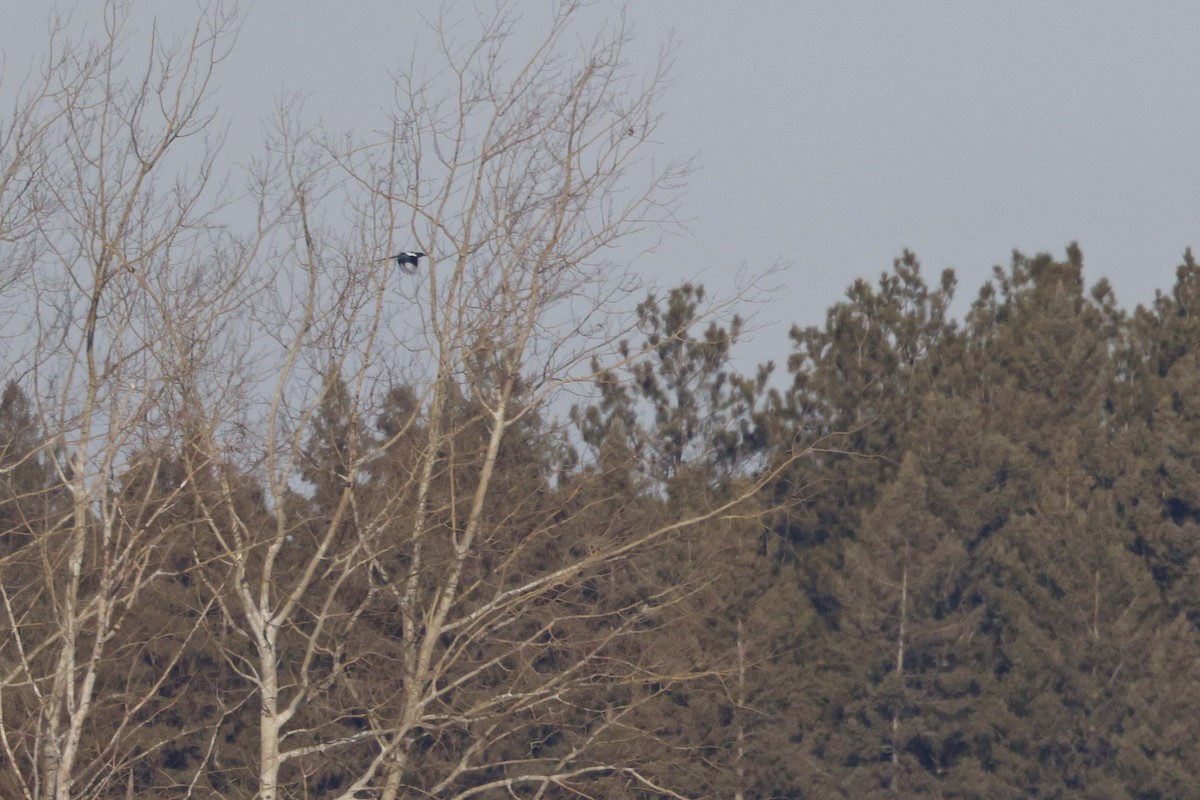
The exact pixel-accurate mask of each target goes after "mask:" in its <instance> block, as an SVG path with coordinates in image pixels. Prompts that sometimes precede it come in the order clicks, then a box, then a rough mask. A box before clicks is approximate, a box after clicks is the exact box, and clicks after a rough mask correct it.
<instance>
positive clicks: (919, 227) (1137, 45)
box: [0, 0, 1200, 359]
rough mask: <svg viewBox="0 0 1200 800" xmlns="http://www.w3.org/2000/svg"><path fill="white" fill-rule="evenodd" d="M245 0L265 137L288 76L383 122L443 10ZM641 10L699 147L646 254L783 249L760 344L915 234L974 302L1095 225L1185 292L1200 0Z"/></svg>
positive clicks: (720, 263)
mask: <svg viewBox="0 0 1200 800" xmlns="http://www.w3.org/2000/svg"><path fill="white" fill-rule="evenodd" d="M475 2H477V3H488V2H490V0H475ZM525 2H528V5H529V6H530V7H532V8H538V7H540V5H539V3H538V2H535V0H522V3H525ZM96 5H98V1H97V2H96ZM40 6H41V4H40V3H24V4H16V5H15V7H14V8H12V9H6V12H5V13H6V19H5V23H4V29H3V30H2V31H0V43H2V44H3V47H4V50H5V52H6V54H7V56H8V65H9V66H10V67H11V66H12V65H13V64H14V63H21V62H22V61H23V60H25V59H27V58H28V57H29V55H30V54H31V53H30V51H29V49H28V48H29V47H30V46H31V44H33V43H36V42H38V41H40V38H41V37H40V35H39V31H41V30H42V29H44V15H45V12H44V10H43V9H42V8H40ZM246 6H247V12H248V13H247V18H246V22H245V26H244V28H243V31H242V34H241V37H240V39H239V42H238V46H237V50H236V52H235V55H234V58H233V62H232V63H231V64H230V65H229V69H227V70H226V71H225V72H224V77H223V78H222V79H221V84H222V88H221V93H220V102H221V104H222V107H223V108H225V109H228V110H230V112H231V113H236V115H237V123H236V124H235V126H234V128H233V131H234V133H235V135H236V136H246V137H253V138H255V139H256V137H257V134H256V129H255V124H251V121H252V120H253V118H254V116H255V114H256V113H257V112H258V111H260V110H262V109H265V108H267V107H269V105H270V103H271V102H272V101H273V99H274V98H275V97H277V96H278V95H279V94H280V92H281V90H288V89H294V90H299V91H302V92H304V93H306V94H307V101H306V108H307V110H308V112H309V113H310V114H311V115H313V117H318V116H319V117H321V118H322V119H324V121H325V122H327V123H329V124H331V125H333V126H335V127H345V128H355V127H357V126H363V127H367V128H369V127H371V126H373V125H374V124H375V123H376V122H377V121H378V120H379V119H380V112H379V109H380V108H381V107H383V106H386V105H387V104H388V102H389V98H390V82H389V79H388V71H389V70H391V69H395V68H396V67H398V66H399V65H401V64H403V63H406V62H407V60H408V58H409V56H410V54H411V46H412V42H413V40H414V37H416V36H419V35H420V33H421V30H422V28H421V24H420V22H419V19H418V17H417V14H416V13H415V12H416V10H418V9H426V10H432V9H434V8H436V4H434V3H422V2H413V1H412V0H401V1H398V0H341V1H340V2H337V3H331V2H327V0H249V2H247V3H246ZM520 6H521V4H518V7H520ZM143 7H144V8H148V9H152V10H154V12H155V13H158V14H160V15H161V14H164V13H178V14H181V15H187V14H190V13H191V10H192V8H194V6H193V5H192V4H191V3H182V2H173V3H170V4H167V3H162V2H157V3H145V4H143ZM164 8H169V9H170V11H166V12H164V11H163V10H162V9H164ZM615 8H616V6H615V5H613V4H609V3H606V2H604V3H601V5H600V6H599V8H598V9H597V10H596V13H594V14H593V15H592V17H591V18H592V19H596V20H599V19H602V18H605V17H608V18H614V17H615V16H616V11H615ZM627 19H628V20H629V22H631V23H632V25H633V26H634V28H635V31H636V34H637V36H638V46H637V47H636V48H635V51H634V59H635V63H634V67H635V68H637V67H638V66H639V64H640V65H642V66H644V67H645V68H649V67H650V66H651V65H652V63H653V60H654V56H655V53H656V51H657V48H658V46H659V44H660V43H661V42H662V41H663V40H664V39H665V38H666V37H667V36H668V35H670V34H671V33H672V32H674V36H675V38H676V40H677V45H678V46H677V49H676V52H675V70H674V74H675V83H674V85H673V87H672V88H671V89H670V91H669V93H668V95H667V98H666V104H665V107H664V108H663V111H664V112H665V113H666V119H665V121H664V124H663V127H662V129H661V131H660V136H659V139H660V140H661V141H662V143H663V145H664V148H665V149H666V150H667V151H668V152H671V153H676V154H679V155H689V154H694V155H695V156H696V157H697V165H698V167H699V171H698V172H697V173H696V174H695V176H694V177H693V178H692V180H691V183H690V189H689V191H688V194H687V196H686V199H685V205H684V210H685V213H686V215H687V216H689V217H690V218H691V219H692V223H691V225H690V233H688V234H685V235H683V236H680V237H678V238H674V239H671V240H668V241H667V242H666V243H665V244H664V246H663V247H662V248H660V249H659V250H658V252H657V253H656V254H655V255H654V256H653V257H652V258H650V259H646V260H643V261H640V262H639V268H640V269H644V270H646V271H648V272H651V273H653V274H654V276H655V277H656V278H657V280H658V281H659V282H660V283H662V284H671V283H673V282H675V281H676V280H677V279H682V278H692V277H699V278H700V279H701V280H703V281H704V282H705V283H706V284H707V285H708V286H709V287H710V288H712V289H714V290H716V291H717V292H729V291H732V280H731V279H732V276H733V275H734V274H735V272H736V271H737V269H738V268H739V267H740V266H743V265H744V266H746V267H747V268H749V269H750V270H752V271H754V270H762V269H765V268H767V267H769V266H770V265H771V264H773V263H775V262H776V261H778V260H782V261H783V262H784V263H785V264H786V270H785V271H783V272H782V273H780V274H779V275H778V276H777V277H776V278H775V280H774V285H777V286H780V287H781V290H780V291H779V292H777V293H775V294H774V295H773V297H774V300H773V302H771V303H768V304H766V305H765V306H763V307H761V308H760V309H759V318H760V320H762V321H764V322H772V323H774V324H773V325H770V326H768V327H767V328H765V329H764V330H763V331H760V332H759V333H758V334H757V336H756V339H755V342H754V345H753V350H754V351H755V355H756V356H758V357H761V358H767V357H771V358H777V359H778V358H780V357H782V356H783V355H784V354H785V353H786V350H787V347H786V340H785V338H784V336H785V333H784V332H785V331H786V328H787V326H788V325H789V324H790V323H791V322H800V323H803V324H812V323H817V322H819V321H821V320H822V319H823V315H824V311H825V309H826V308H827V307H828V306H829V305H830V304H831V303H833V302H835V301H837V300H838V299H839V298H840V297H841V296H842V292H843V290H844V289H845V287H846V285H847V284H848V283H849V282H850V281H851V280H853V279H854V278H855V277H858V276H869V277H871V278H873V279H874V278H877V277H878V275H879V273H880V272H882V271H883V270H885V269H887V268H888V267H889V265H890V264H891V261H892V259H893V258H894V257H896V256H897V255H899V253H900V252H901V250H902V249H904V248H906V247H907V248H910V249H912V250H914V251H915V252H916V253H917V254H918V255H919V256H920V257H921V259H922V261H923V263H924V265H925V270H926V274H927V276H928V277H929V279H930V281H931V282H934V281H936V278H937V275H938V273H939V272H940V271H941V270H942V269H943V268H945V267H953V268H955V270H956V271H957V272H958V275H959V278H960V288H959V304H958V310H959V311H960V312H961V310H962V309H963V308H965V306H966V304H967V302H969V300H970V299H971V298H973V297H974V296H975V294H976V292H977V291H978V288H979V286H980V285H981V283H982V282H983V280H985V279H986V277H987V275H988V274H989V273H990V270H991V267H992V265H993V264H997V263H1007V262H1008V260H1009V256H1010V253H1011V251H1012V249H1013V248H1018V249H1021V250H1022V251H1024V252H1027V253H1031V254H1032V253H1034V252H1038V251H1049V252H1051V253H1053V254H1055V255H1059V256H1061V255H1062V253H1063V250H1064V248H1065V247H1066V245H1067V244H1068V243H1069V242H1070V241H1072V240H1078V241H1079V243H1080V245H1081V246H1082V248H1083V252H1084V256H1085V263H1086V270H1087V280H1088V282H1089V283H1092V282H1094V281H1095V280H1097V279H1098V278H1100V277H1102V276H1104V277H1108V278H1110V279H1111V280H1112V281H1113V283H1114V284H1115V286H1116V288H1117V293H1118V298H1119V299H1120V300H1121V301H1122V303H1123V304H1124V305H1126V306H1130V307H1132V306H1133V305H1135V304H1137V303H1145V302H1148V301H1150V300H1151V299H1152V298H1153V293H1154V290H1155V289H1156V288H1159V289H1163V290H1169V289H1170V286H1171V284H1172V281H1173V279H1174V269H1175V266H1176V265H1177V264H1178V263H1179V261H1180V257H1181V255H1182V253H1183V250H1184V248H1185V247H1187V246H1189V245H1193V244H1197V243H1198V239H1197V236H1196V231H1197V222H1198V221H1200V102H1198V100H1200V59H1197V58H1196V57H1195V42H1196V40H1197V35H1198V34H1200V3H1194V2H1156V3H1146V4H1134V3H1111V2H1095V0H1091V1H1089V2H1054V3H1045V2H1013V1H1012V0H1007V1H1006V2H1004V3H956V2H949V1H948V0H946V1H945V2H903V3H900V2H886V3H885V2H875V3H860V2H843V1H842V0H838V1H837V2H833V1H832V0H831V1H830V2H824V3H807V2H796V0H790V1H785V0H771V1H770V2H768V1H766V0H756V1H755V2H753V3H737V4H735V3H730V2H724V1H722V0H640V2H639V1H637V0H635V1H634V2H631V3H630V4H629V6H628V10H627ZM243 144H246V146H247V147H248V148H249V147H252V144H250V143H243ZM233 146H234V147H238V146H239V142H236V141H235V142H234V143H233ZM744 355H745V354H744Z"/></svg>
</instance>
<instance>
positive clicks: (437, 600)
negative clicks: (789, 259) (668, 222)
mask: <svg viewBox="0 0 1200 800" xmlns="http://www.w3.org/2000/svg"><path fill="white" fill-rule="evenodd" d="M954 288H955V279H954V276H953V275H952V274H951V273H950V272H946V273H945V274H943V275H942V277H941V280H940V283H938V284H937V285H936V286H931V285H929V284H928V283H927V282H926V281H925V279H924V278H923V276H922V274H921V272H920V269H919V266H918V264H917V262H916V260H915V258H914V257H913V256H911V255H907V254H906V255H905V256H904V257H903V258H902V259H900V260H898V261H897V262H896V264H895V266H894V268H893V269H892V270H891V271H890V272H888V273H886V274H884V275H883V276H882V277H881V279H880V280H879V281H878V283H876V284H871V283H868V282H865V281H858V282H856V283H855V284H854V285H853V286H852V287H851V288H850V289H849V291H848V293H847V297H846V299H845V300H843V301H842V302H840V303H838V304H836V305H834V306H833V307H832V308H831V309H830V310H829V313H828V316H827V319H826V322H825V324H824V325H823V326H819V327H812V328H806V329H795V330H793V332H792V340H793V343H794V353H793V356H792V358H791V359H790V363H789V365H788V371H789V372H790V374H791V376H792V379H791V385H790V386H788V387H787V388H786V389H778V388H773V387H772V381H771V380H770V372H771V370H770V368H769V367H768V366H764V367H762V368H761V369H760V370H759V372H758V374H756V375H755V376H753V377H750V378H746V377H742V376H739V375H738V374H737V373H736V372H735V371H733V370H732V369H731V367H730V356H731V352H732V349H733V347H734V345H735V343H736V340H737V337H738V333H739V328H740V324H739V323H738V321H737V320H736V319H735V320H733V322H732V323H731V324H730V325H728V326H725V327H722V326H720V325H717V324H715V323H712V322H706V321H704V320H703V318H702V317H701V315H700V309H701V307H702V303H703V299H704V298H703V291H702V290H700V289H698V288H694V287H691V286H684V287H680V288H678V289H676V290H674V291H672V292H670V293H669V294H668V295H667V296H664V297H658V298H655V297H654V296H651V297H650V298H649V299H648V300H647V301H646V302H645V303H643V304H642V305H641V306H640V307H639V308H638V320H639V325H638V327H639V328H640V330H641V331H642V335H644V337H645V341H644V342H633V343H625V344H623V345H622V350H623V351H624V352H626V353H629V354H631V355H630V358H629V359H628V360H627V361H626V363H625V365H624V366H621V367H614V368H611V369H598V370H597V377H596V381H595V388H596V391H595V393H594V398H593V399H592V400H590V401H587V402H583V403H580V404H579V405H577V406H576V408H575V409H574V410H573V412H572V414H571V415H570V416H571V418H570V421H569V422H568V423H567V424H565V425H564V424H556V423H555V422H554V420H553V418H552V417H551V416H550V414H549V412H548V410H547V408H546V407H545V406H540V405H538V404H537V403H530V404H529V405H527V406H524V405H523V406H522V407H524V408H527V409H528V411H527V413H524V414H523V415H521V416H520V417H519V418H517V419H515V420H514V421H513V422H512V424H511V425H509V426H508V427H507V428H506V429H505V436H504V437H503V440H502V441H500V442H498V443H496V442H495V441H494V438H493V437H492V435H491V434H492V432H493V431H494V429H495V427H494V424H491V423H489V420H494V418H495V416H494V410H492V409H489V408H488V407H487V404H486V403H485V402H483V398H486V397H487V396H488V395H487V394H486V393H485V392H474V393H473V391H472V387H471V384H470V383H459V382H455V381H447V382H446V384H445V385H446V387H448V388H447V391H446V393H445V394H444V395H443V396H441V397H439V398H435V399H434V400H433V401H431V400H429V399H426V400H424V401H423V400H422V399H421V398H419V397H417V396H416V395H415V394H414V392H413V390H412V389H411V388H410V387H406V386H395V387H393V388H392V389H391V391H390V392H389V393H387V395H386V402H384V403H383V404H382V405H381V407H380V408H379V409H378V413H377V414H376V415H375V418H374V419H373V421H372V422H371V424H370V425H364V426H362V427H361V428H358V427H356V426H355V424H354V420H356V419H358V418H359V415H358V414H356V412H355V411H354V410H353V397H352V395H351V393H350V392H349V391H348V389H347V385H346V383H345V382H344V381H342V380H341V379H340V378H339V376H338V375H336V374H331V375H328V376H327V379H326V382H325V384H324V390H323V392H322V395H321V400H320V402H319V404H318V405H317V406H316V407H315V413H313V414H312V415H311V416H310V418H309V419H308V421H307V424H306V427H305V430H304V432H303V440H304V446H303V448H302V458H303V463H302V464H301V465H299V468H298V473H299V475H300V476H302V479H303V481H302V483H300V484H297V485H296V486H293V487H290V488H288V489H287V490H286V492H285V493H284V495H282V496H283V497H284V498H285V500H284V503H283V505H284V506H286V508H285V507H273V505H272V502H271V500H270V498H271V497H272V496H273V494H272V490H270V488H269V487H265V486H264V485H263V484H262V480H263V479H262V478H261V477H257V476H256V472H255V470H254V469H251V468H248V467H245V466H239V465H236V464H234V463H228V462H222V461H220V460H218V459H216V458H214V456H213V453H214V450H213V449H212V447H211V446H209V445H207V444H205V443H204V442H203V441H202V439H203V438H204V437H205V436H208V435H211V431H209V429H206V428H204V427H203V426H189V425H182V426H180V428H179V429H178V430H179V432H180V435H179V437H178V439H177V440H176V441H175V442H174V444H172V445H170V446H167V445H164V444H163V443H161V442H160V443H159V444H158V445H157V447H156V449H155V450H154V451H153V452H144V451H140V450H139V449H138V448H137V447H136V446H133V445H131V448H130V450H129V451H128V453H127V454H126V455H125V456H124V457H123V458H122V459H120V463H121V464H123V465H124V466H123V467H122V468H120V469H119V470H118V469H114V472H113V474H112V475H111V476H110V479H109V480H108V481H107V483H106V486H107V487H108V494H107V495H106V496H100V497H95V496H93V497H91V498H90V499H89V501H88V502H87V503H86V504H80V503H79V502H78V501H77V499H76V497H75V493H73V491H72V488H71V485H72V479H73V476H72V474H71V469H72V465H71V464H70V463H69V462H64V461H63V460H62V458H61V457H60V453H61V447H60V445H59V444H58V443H57V439H60V438H61V437H62V433H61V432H56V431H51V430H47V429H46V427H45V424H44V421H43V420H41V419H39V417H38V415H37V413H36V410H35V404H34V403H33V402H31V399H30V397H29V395H28V394H27V393H26V392H25V391H23V389H22V387H20V386H19V385H18V384H17V383H15V382H14V383H10V384H9V385H8V388H7V389H6V390H5V392H4V395H3V399H2V401H0V491H2V496H0V521H2V525H3V528H2V530H0V548H2V549H0V586H2V587H3V591H2V595H3V597H2V599H3V604H4V614H5V626H4V627H5V628H6V630H5V632H4V633H3V635H2V636H0V666H2V667H3V675H0V680H2V681H3V683H2V684H0V685H2V688H3V696H2V697H0V711H2V713H3V736H2V737H0V742H2V744H3V770H2V772H0V793H3V795H4V796H6V797H20V796H30V797H55V796H59V795H56V794H54V791H55V790H56V788H55V787H53V786H46V785H45V784H44V783H40V782H44V781H45V780H46V776H47V775H50V776H53V775H54V774H55V772H54V769H53V767H54V766H55V764H58V763H61V760H62V758H63V755H64V754H63V753H62V752H61V750H58V749H57V748H56V747H55V743H56V742H59V741H63V742H65V743H66V744H67V746H69V747H71V748H73V752H72V754H71V756H72V758H73V763H74V764H75V766H74V767H73V769H72V774H71V776H72V787H71V789H70V793H69V795H63V796H70V797H89V798H90V797H96V798H100V797H128V796H136V797H180V796H193V797H224V798H231V797H246V798H249V797H255V796H259V795H260V792H261V791H262V784H263V782H264V779H263V773H264V770H268V769H272V768H273V769H274V770H275V772H274V774H272V775H271V776H270V777H271V781H272V785H273V786H276V787H278V791H280V792H281V794H280V795H279V796H287V797H314V798H318V797H353V796H356V794H357V795H359V796H368V794H367V793H370V796H390V797H410V796H412V797H415V796H432V797H471V796H477V797H496V798H499V797H507V796H514V795H515V796H520V797H526V796H528V797H560V796H561V797H566V796H570V795H571V794H572V793H576V792H581V791H586V792H589V793H591V794H592V795H593V796H605V797H640V798H650V797H655V798H658V797H673V796H685V797H733V796H737V797H747V798H783V797H796V798H808V797H814V798H815V797H845V798H869V797H884V796H889V797H892V796H902V797H946V798H951V797H953V798H963V797H979V798H997V797H1047V798H1049V797H1062V798H1066V797H1081V796H1087V797H1105V798H1139V799H1142V800H1149V799H1150V798H1174V797H1184V796H1188V795H1189V794H1190V793H1191V792H1192V791H1193V787H1194V786H1196V785H1197V783H1198V781H1200V756H1198V755H1197V754H1196V751H1195V747H1194V746H1193V743H1194V742H1195V741H1196V738H1197V733H1200V731H1198V730H1197V728H1198V727H1200V721H1198V720H1200V714H1198V713H1197V712H1198V711H1200V697H1196V696H1195V695H1196V687H1197V686H1200V638H1198V636H1197V624H1198V623H1200V604H1198V598H1197V595H1196V585H1197V583H1196V569H1197V563H1196V554H1197V544H1198V542H1200V539H1198V538H1197V529H1196V525H1197V522H1198V521H1200V480H1197V474H1198V471H1197V466H1198V463H1197V455H1198V448H1200V445H1197V444H1196V442H1197V441H1200V438H1198V437H1197V431H1196V426H1197V425H1198V424H1200V414H1198V413H1197V410H1196V408H1195V406H1196V400H1195V397H1196V396H1197V393H1196V391H1195V390H1194V389H1195V385H1196V381H1197V378H1198V377H1200V371H1198V368H1200V361H1198V358H1197V354H1198V348H1197V343H1198V342H1200V329H1198V328H1197V319H1196V317H1195V316H1194V306H1195V304H1196V303H1197V301H1198V300H1200V265H1197V264H1196V263H1195V262H1194V261H1193V260H1192V258H1191V256H1190V253H1189V254H1188V256H1187V258H1186V261H1185V263H1184V264H1183V265H1182V266H1181V267H1180V268H1179V270H1178V278H1177V282H1176V285H1175V287H1174V288H1173V290H1172V291H1171V292H1170V293H1168V294H1160V295H1159V297H1158V299H1157V300H1156V301H1155V303H1154V304H1153V306H1152V307H1150V308H1139V309H1138V310H1136V311H1135V312H1133V313H1127V312H1125V311H1123V310H1122V309H1121V308H1120V307H1119V306H1118V305H1117V303H1116V300H1115V298H1114V297H1113V294H1112V291H1111V289H1110V288H1109V286H1108V285H1107V284H1106V283H1105V282H1104V281H1101V282H1099V283H1098V284H1096V285H1095V286H1094V287H1093V288H1092V289H1090V290H1087V289H1086V288H1085V284H1084V279H1083V275H1082V257H1081V255H1080V252H1079V250H1078V249H1077V248H1076V247H1074V246H1072V247H1071V248H1069V249H1068V252H1067V257H1066V259H1065V260H1064V261H1061V262H1060V261H1056V260H1054V259H1053V258H1051V257H1049V256H1045V255H1040V256H1037V257H1035V258H1026V257H1023V256H1020V255H1016V256H1014V258H1013V261H1012V263H1011V265H1010V266H1009V267H1008V268H1007V269H1000V268H997V270H996V274H995V276H994V278H993V280H992V281H991V282H990V283H988V284H987V285H986V286H985V287H984V288H983V290H982V291H981V292H980V294H979V297H978V299H977V300H976V301H975V302H974V304H973V305H972V307H971V309H970V311H969V312H968V313H967V315H966V317H965V319H963V320H961V321H956V320H952V319H950V318H949V317H948V315H947V309H948V307H949V305H950V302H951V299H952V294H953V291H954ZM507 379H508V380H513V381H514V382H515V388H513V390H512V391H513V396H514V398H517V400H514V402H516V403H518V404H520V403H523V402H524V401H523V400H521V399H520V398H523V395H524V393H525V392H526V391H527V389H526V388H524V387H523V385H522V380H521V379H519V378H514V377H512V376H508V378H507ZM430 402H436V403H438V404H439V405H438V406H437V407H436V408H434V407H431V406H430V405H429V403H430ZM435 412H436V413H435ZM435 424H436V425H440V426H442V429H443V434H444V435H437V436H431V430H430V426H431V425H435ZM206 431H207V432H206ZM193 437H194V438H193ZM431 444H436V447H437V452H436V453H432V454H430V453H428V448H429V447H430V446H431ZM489 445H492V446H489ZM364 454H365V455H364ZM356 463H358V465H359V466H357V467H356V466H355V464H356ZM423 470H424V471H423ZM484 484H488V491H487V492H486V494H481V493H480V492H479V491H478V489H479V487H480V486H483V485H484ZM263 609H269V613H267V612H265V611H263ZM67 644H70V647H67V646H66V645H67ZM64 665H65V668H64ZM85 707H86V708H85ZM85 711H86V713H84V712H85ZM76 722H78V724H76ZM64 731H67V732H71V733H72V735H71V736H67V737H58V735H59V734H60V733H62V732H64ZM56 737H58V738H56ZM271 748H275V752H274V756H275V758H274V760H270V759H268V758H266V757H265V755H264V750H265V749H266V750H269V749H271ZM268 755H270V754H269V753H268Z"/></svg>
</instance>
